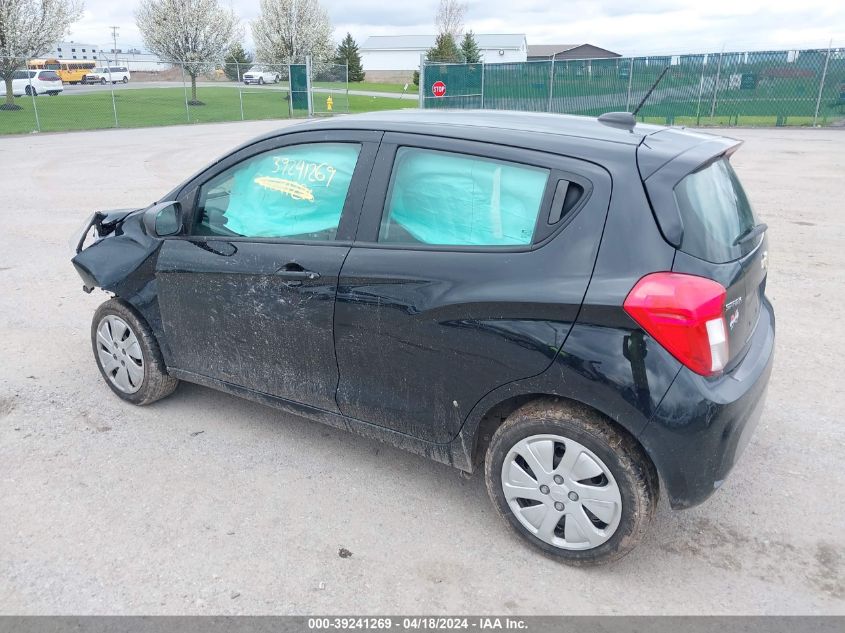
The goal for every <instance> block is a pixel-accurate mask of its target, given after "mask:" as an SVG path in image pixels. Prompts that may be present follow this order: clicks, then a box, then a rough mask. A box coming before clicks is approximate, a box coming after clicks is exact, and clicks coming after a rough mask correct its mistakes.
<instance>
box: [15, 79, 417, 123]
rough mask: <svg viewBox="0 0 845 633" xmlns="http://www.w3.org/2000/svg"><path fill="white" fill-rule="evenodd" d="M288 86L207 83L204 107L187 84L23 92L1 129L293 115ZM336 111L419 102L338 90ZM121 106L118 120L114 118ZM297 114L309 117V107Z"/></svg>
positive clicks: (318, 102) (317, 104) (318, 104)
mask: <svg viewBox="0 0 845 633" xmlns="http://www.w3.org/2000/svg"><path fill="white" fill-rule="evenodd" d="M286 96H287V91H286V90H274V89H272V88H271V87H262V88H252V87H250V88H247V87H244V88H243V89H242V90H236V89H234V88H232V87H216V86H215V87H203V86H201V87H200V88H199V89H198V90H197V97H198V98H199V99H200V100H201V101H203V102H205V104H206V105H204V106H190V107H187V108H186V106H185V91H184V90H183V88H181V87H178V88H139V89H133V90H120V91H116V92H115V94H114V104H112V95H111V92H109V91H103V92H93V93H87V94H75V95H71V94H62V95H59V96H57V97H48V96H46V95H42V96H39V97H36V98H35V102H36V107H35V108H33V99H32V98H31V97H20V98H18V99H15V103H16V104H17V105H19V106H21V108H22V109H21V110H16V111H3V110H0V134H20V133H27V132H32V131H35V130H37V129H39V128H38V125H36V113H35V110H36V109H37V113H38V123H39V124H40V129H41V131H42V132H62V131H68V130H96V129H101V128H112V127H155V126H160V125H180V124H186V123H216V122H222V121H241V120H251V121H252V120H260V119H286V118H288V117H289V111H288V102H287V100H286ZM332 99H333V101H334V103H333V111H334V112H339V113H343V112H350V113H355V112H371V111H375V110H395V109H397V108H410V107H415V106H416V105H417V102H416V100H413V99H408V100H401V101H400V100H398V99H395V98H391V97H364V96H357V95H350V96H349V98H348V100H347V97H346V95H339V94H333V95H332ZM115 110H116V111H117V124H116V123H115ZM314 110H315V112H317V113H320V112H324V111H325V110H326V104H325V100H324V99H321V98H320V95H319V94H318V95H315V99H314ZM294 114H295V116H297V117H304V116H305V111H296V112H295V113H294Z"/></svg>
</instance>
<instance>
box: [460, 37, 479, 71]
mask: <svg viewBox="0 0 845 633" xmlns="http://www.w3.org/2000/svg"><path fill="white" fill-rule="evenodd" d="M461 54H462V55H463V56H464V61H465V62H466V63H467V64H478V63H480V62H481V51H480V50H479V48H478V42H476V41H475V34H474V33H473V32H472V31H467V32H466V33H464V39H463V40H461Z"/></svg>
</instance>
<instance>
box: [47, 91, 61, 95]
mask: <svg viewBox="0 0 845 633" xmlns="http://www.w3.org/2000/svg"><path fill="white" fill-rule="evenodd" d="M47 94H48V95H50V96H51V97H58V96H59V93H58V92H57V91H55V90H51V91H50V92H48V93H47Z"/></svg>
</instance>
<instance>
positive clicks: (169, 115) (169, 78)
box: [0, 58, 349, 134]
mask: <svg viewBox="0 0 845 633" xmlns="http://www.w3.org/2000/svg"><path fill="white" fill-rule="evenodd" d="M309 65H310V64H290V65H288V64H264V63H259V62H254V63H251V64H249V65H242V64H237V63H231V64H224V65H220V64H214V63H177V62H135V63H132V62H126V61H121V60H120V59H119V58H118V59H117V60H111V61H104V60H100V61H98V62H92V61H84V60H74V61H73V62H69V61H66V60H49V59H9V58H0V75H2V74H5V75H6V76H8V80H6V81H2V80H0V88H2V89H3V95H2V98H0V134H14V133H26V132H39V131H43V132H48V131H50V132H53V131H68V130H93V129H102V128H118V127H119V128H130V127H149V126H159V125H177V124H185V123H211V122H222V121H247V120H261V119H284V118H290V117H306V116H310V115H314V114H320V115H324V116H325V115H331V114H334V113H345V112H348V111H349V98H348V92H349V91H348V84H347V81H346V77H347V70H346V66H337V65H323V66H318V67H317V68H316V70H313V71H312V73H311V75H309V73H308V72H307V70H306V67H307V66H309ZM7 69H8V72H7ZM292 73H293V74H292ZM2 79H4V80H5V79H6V77H5V76H3V77H2ZM291 79H293V81H291ZM327 97H332V100H331V101H329V102H328V103H327ZM312 106H313V107H312Z"/></svg>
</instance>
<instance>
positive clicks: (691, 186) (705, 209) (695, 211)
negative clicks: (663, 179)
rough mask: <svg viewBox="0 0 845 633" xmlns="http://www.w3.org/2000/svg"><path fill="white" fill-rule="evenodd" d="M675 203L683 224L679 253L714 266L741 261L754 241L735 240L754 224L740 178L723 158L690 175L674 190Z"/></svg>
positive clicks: (751, 211)
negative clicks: (745, 242) (741, 241)
mask: <svg viewBox="0 0 845 633" xmlns="http://www.w3.org/2000/svg"><path fill="white" fill-rule="evenodd" d="M675 200H676V201H677V204H678V210H679V211H680V214H681V221H682V222H683V227H684V234H683V240H682V242H681V247H680V250H682V251H683V252H685V253H687V254H689V255H692V256H694V257H698V258H700V259H704V260H707V261H709V262H714V263H724V262H728V261H732V260H734V259H738V258H740V257H742V256H743V255H744V254H745V253H746V252H748V251H750V250H753V248H754V247H755V246H756V241H752V243H750V244H748V243H747V244H743V245H738V244H737V240H738V239H739V238H740V237H742V236H743V235H744V234H746V233H747V232H748V231H750V230H751V229H753V228H754V226H755V225H756V224H757V220H756V218H755V216H754V212H753V210H752V208H751V205H750V203H749V202H748V197H747V196H746V194H745V190H744V189H743V188H742V184H741V183H740V182H739V178H738V177H737V175H736V172H734V170H733V167H731V164H730V162H728V160H727V159H726V158H720V159H718V160H716V161H714V162H712V163H709V164H708V165H705V166H704V167H702V168H700V169H698V170H696V171H694V172H692V173H691V174H689V175H688V176H686V177H685V178H684V179H683V180H681V182H679V183H678V184H677V185H676V186H675Z"/></svg>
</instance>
